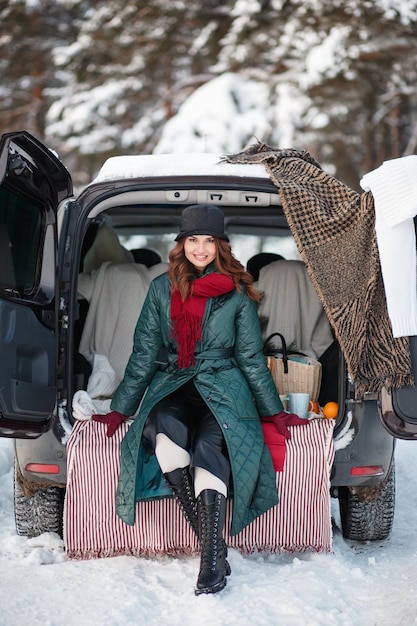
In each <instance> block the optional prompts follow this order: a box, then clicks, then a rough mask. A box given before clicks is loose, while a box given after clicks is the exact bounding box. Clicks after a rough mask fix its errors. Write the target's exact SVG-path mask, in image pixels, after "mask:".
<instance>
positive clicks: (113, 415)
mask: <svg viewBox="0 0 417 626" xmlns="http://www.w3.org/2000/svg"><path fill="white" fill-rule="evenodd" d="M91 419H92V420H94V421H95V422H100V423H101V424H107V433H106V435H107V437H113V435H114V433H115V432H116V430H117V429H118V428H119V426H120V424H121V423H122V422H124V421H125V420H127V419H129V416H127V415H123V413H119V412H118V411H111V412H110V413H107V415H92V416H91Z"/></svg>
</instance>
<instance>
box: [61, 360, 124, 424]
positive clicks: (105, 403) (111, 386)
mask: <svg viewBox="0 0 417 626" xmlns="http://www.w3.org/2000/svg"><path fill="white" fill-rule="evenodd" d="M89 357H90V363H91V366H92V372H91V375H90V378H89V379H88V384H87V390H86V391H83V390H82V389H80V390H79V391H76V392H75V394H74V396H73V399H72V415H73V417H74V418H75V419H78V420H89V419H90V418H91V416H92V415H93V414H94V413H100V414H102V413H108V412H109V411H110V403H111V399H112V397H113V394H114V392H115V391H116V388H117V385H118V384H119V381H118V379H117V377H116V372H115V371H114V369H113V368H112V366H111V365H110V362H109V360H108V358H107V357H106V356H105V355H104V354H94V355H89Z"/></svg>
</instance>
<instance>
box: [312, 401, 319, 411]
mask: <svg viewBox="0 0 417 626" xmlns="http://www.w3.org/2000/svg"><path fill="white" fill-rule="evenodd" d="M310 410H311V411H313V413H320V407H319V403H318V402H316V401H315V400H311V409H310Z"/></svg>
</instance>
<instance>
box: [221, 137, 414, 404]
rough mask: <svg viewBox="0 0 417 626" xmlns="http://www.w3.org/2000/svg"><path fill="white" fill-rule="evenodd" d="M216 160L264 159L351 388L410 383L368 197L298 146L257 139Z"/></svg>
mask: <svg viewBox="0 0 417 626" xmlns="http://www.w3.org/2000/svg"><path fill="white" fill-rule="evenodd" d="M223 160H224V161H227V162H229V163H263V164H264V166H265V168H266V171H267V172H268V174H269V176H270V178H271V180H272V181H273V182H274V184H275V185H276V187H277V188H278V190H279V194H280V198H281V202H282V206H283V209H284V212H285V215H286V217H287V220H288V224H289V226H290V228H291V231H292V233H293V235H294V238H295V240H296V243H297V246H298V249H299V252H300V254H301V256H302V258H303V260H304V262H305V264H306V266H307V269H308V272H309V274H310V276H311V279H312V281H313V284H314V285H315V288H316V290H317V293H318V295H319V297H320V300H321V302H322V303H323V306H324V308H325V311H326V313H327V316H328V318H329V321H330V323H331V325H332V328H333V330H334V332H335V336H336V338H337V340H338V342H339V344H340V346H341V349H342V351H343V354H344V356H345V359H346V363H347V367H348V371H349V375H350V378H351V380H352V382H355V383H356V384H357V385H358V391H359V393H361V392H365V391H378V390H380V389H381V387H382V386H384V385H385V386H386V387H387V388H388V389H390V388H392V387H402V386H404V385H408V384H414V379H413V375H412V369H411V358H410V350H409V341H408V338H407V337H401V338H399V339H394V337H393V335H392V329H391V323H390V321H389V317H388V312H387V307H386V300H385V291H384V287H383V283H382V275H381V269H380V263H379V254H378V248H377V241H376V234H375V228H374V223H375V213H374V205H373V197H372V194H371V193H370V192H367V193H363V194H362V195H359V194H358V193H357V192H355V191H353V190H352V189H350V188H349V187H346V185H344V184H343V183H341V182H340V181H338V180H336V179H335V178H333V177H332V176H330V175H329V174H326V172H324V171H323V170H322V168H321V166H320V165H319V163H317V161H315V160H314V158H313V157H312V156H311V155H310V154H309V153H308V152H306V151H297V150H276V149H274V148H271V147H270V146H267V145H265V144H262V143H258V144H255V145H253V146H251V147H249V148H248V149H246V150H244V151H243V152H240V153H238V154H235V155H227V156H225V157H224V158H223Z"/></svg>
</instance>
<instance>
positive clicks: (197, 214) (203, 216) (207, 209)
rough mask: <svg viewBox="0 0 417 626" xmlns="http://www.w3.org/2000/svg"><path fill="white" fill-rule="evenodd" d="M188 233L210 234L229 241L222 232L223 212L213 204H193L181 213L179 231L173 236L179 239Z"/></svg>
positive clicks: (188, 234) (187, 235)
mask: <svg viewBox="0 0 417 626" xmlns="http://www.w3.org/2000/svg"><path fill="white" fill-rule="evenodd" d="M190 235H211V236H212V237H218V238H219V239H224V240H225V241H229V238H228V237H227V235H225V232H224V213H223V211H222V210H221V209H219V207H217V206H214V205H213V204H193V205H191V206H188V207H186V208H185V209H184V210H183V212H182V213H181V225H180V232H179V234H178V235H177V236H176V237H175V241H179V240H180V239H183V238H184V237H189V236H190Z"/></svg>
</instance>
